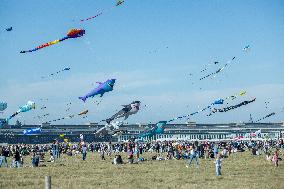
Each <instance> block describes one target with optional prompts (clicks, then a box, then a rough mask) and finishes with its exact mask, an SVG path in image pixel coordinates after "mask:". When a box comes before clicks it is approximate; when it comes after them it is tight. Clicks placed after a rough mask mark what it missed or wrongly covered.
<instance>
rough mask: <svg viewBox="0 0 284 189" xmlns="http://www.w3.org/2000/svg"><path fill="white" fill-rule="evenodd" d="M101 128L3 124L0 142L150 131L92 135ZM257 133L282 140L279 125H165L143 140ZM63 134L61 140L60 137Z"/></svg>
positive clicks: (139, 128) (133, 129) (131, 128)
mask: <svg viewBox="0 0 284 189" xmlns="http://www.w3.org/2000/svg"><path fill="white" fill-rule="evenodd" d="M103 126H104V125H97V124H88V125H50V124H42V125H21V124H20V123H18V124H17V125H16V126H14V125H6V126H4V127H2V128H0V143H10V144H16V143H26V144H33V143H50V142H52V141H53V140H54V139H58V140H62V141H63V139H64V138H65V139H68V140H69V141H72V142H79V141H80V134H83V135H84V140H85V141H87V142H102V141H113V142H116V141H117V142H122V141H128V140H129V139H131V138H137V137H138V136H139V134H140V133H142V132H143V131H145V129H146V128H151V127H152V126H154V125H153V124H152V125H149V124H147V125H146V124H139V125H138V124H132V125H122V126H120V130H123V131H124V133H123V134H120V135H117V136H112V135H111V134H110V133H109V134H105V135H103V136H97V135H95V133H96V131H97V130H98V129H100V128H102V127H103ZM37 127H41V128H42V132H41V133H40V134H36V135H24V133H23V131H24V130H25V129H30V128H37ZM259 130H261V134H260V136H261V137H265V136H266V137H269V138H278V137H284V124H283V123H242V124H237V123H227V124H196V123H187V124H168V125H166V126H165V132H164V133H163V134H159V135H156V136H153V137H151V138H145V139H144V140H224V139H232V138H235V137H240V136H242V137H245V136H248V135H249V134H250V133H254V132H256V131H259ZM62 134H64V137H60V135H62Z"/></svg>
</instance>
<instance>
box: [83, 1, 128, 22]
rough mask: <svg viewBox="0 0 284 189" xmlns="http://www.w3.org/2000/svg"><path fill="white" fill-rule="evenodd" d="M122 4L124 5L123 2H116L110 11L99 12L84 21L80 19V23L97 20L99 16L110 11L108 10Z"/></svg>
mask: <svg viewBox="0 0 284 189" xmlns="http://www.w3.org/2000/svg"><path fill="white" fill-rule="evenodd" d="M123 3H124V1H117V2H116V4H115V6H114V7H112V8H110V9H108V10H106V11H100V12H99V13H98V14H96V15H94V16H91V17H89V18H86V19H81V20H80V21H81V22H84V21H88V20H92V19H94V18H97V17H98V16H101V15H102V14H103V13H104V12H107V11H110V10H112V9H113V8H115V7H118V6H120V5H122V4H123Z"/></svg>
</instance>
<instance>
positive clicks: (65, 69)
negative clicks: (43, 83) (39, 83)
mask: <svg viewBox="0 0 284 189" xmlns="http://www.w3.org/2000/svg"><path fill="white" fill-rule="evenodd" d="M69 70H70V68H68V67H66V68H64V69H62V70H59V71H57V72H56V73H52V74H49V75H48V76H42V77H41V78H42V79H44V78H47V77H52V76H54V75H56V74H59V73H60V72H64V71H69Z"/></svg>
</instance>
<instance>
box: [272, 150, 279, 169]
mask: <svg viewBox="0 0 284 189" xmlns="http://www.w3.org/2000/svg"><path fill="white" fill-rule="evenodd" d="M278 158H279V155H278V151H277V150H276V151H275V153H274V155H273V158H272V159H273V162H274V166H275V167H278V166H279V159H278Z"/></svg>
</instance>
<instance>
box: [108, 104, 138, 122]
mask: <svg viewBox="0 0 284 189" xmlns="http://www.w3.org/2000/svg"><path fill="white" fill-rule="evenodd" d="M123 107H124V108H122V109H121V110H120V111H118V112H117V113H116V114H114V115H113V116H111V117H110V118H108V119H106V120H105V121H106V122H107V123H108V124H110V122H111V121H113V120H115V119H118V118H121V117H124V120H126V119H127V118H128V117H129V116H130V115H133V114H136V113H137V112H138V111H139V107H140V101H134V102H132V103H130V104H128V105H123Z"/></svg>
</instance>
